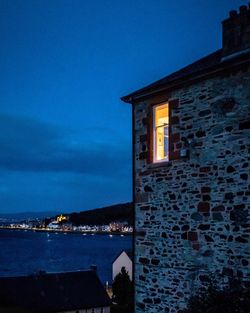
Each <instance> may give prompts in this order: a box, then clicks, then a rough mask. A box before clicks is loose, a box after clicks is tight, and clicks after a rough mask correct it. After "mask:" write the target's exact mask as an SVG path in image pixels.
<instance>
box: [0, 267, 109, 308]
mask: <svg viewBox="0 0 250 313" xmlns="http://www.w3.org/2000/svg"><path fill="white" fill-rule="evenodd" d="M110 303H111V302H110V299H109V297H108V295H107V293H106V291H105V289H104V287H103V286H102V283H101V282H100V280H99V278H98V276H97V274H96V272H95V271H93V270H86V271H78V272H66V273H53V274H47V273H45V274H39V275H30V276H19V277H1V278H0V304H1V305H3V304H5V305H6V306H8V305H11V306H13V307H18V308H21V309H25V310H27V312H34V313H45V312H46V313H50V312H62V311H70V310H79V309H87V308H95V307H105V306H110ZM25 312H26V311H25Z"/></svg>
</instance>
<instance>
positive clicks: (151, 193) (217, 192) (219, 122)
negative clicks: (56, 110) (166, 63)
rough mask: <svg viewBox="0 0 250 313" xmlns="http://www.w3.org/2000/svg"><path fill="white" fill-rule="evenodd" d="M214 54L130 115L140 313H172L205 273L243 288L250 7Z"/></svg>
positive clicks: (158, 87)
mask: <svg viewBox="0 0 250 313" xmlns="http://www.w3.org/2000/svg"><path fill="white" fill-rule="evenodd" d="M222 30H223V44H222V48H221V49H219V50H218V51H216V52H214V53H212V54H210V55H208V56H206V57H204V58H202V59H201V60H199V61H197V62H195V63H193V64H191V65H189V66H187V67H185V68H183V69H181V70H179V71H177V72H175V73H173V74H171V75H169V76H167V77H165V78H163V79H161V80H159V81H157V82H155V83H153V84H151V85H149V86H147V87H145V88H142V89H140V90H138V91H136V92H133V93H131V94H129V95H128V96H125V97H123V98H122V100H123V101H125V102H127V103H131V104H132V108H133V157H134V172H133V173H134V174H133V177H134V203H135V242H134V243H135V260H134V261H135V296H136V313H141V312H150V313H156V312H157V313H158V312H171V313H174V312H178V311H179V310H180V309H182V308H184V307H185V305H186V301H187V299H188V298H189V296H190V294H191V292H192V291H195V290H196V288H198V287H199V286H200V285H201V284H205V283H206V282H207V281H208V279H209V276H210V275H211V273H213V274H214V275H215V276H216V277H218V279H220V281H224V282H225V281H226V280H227V279H228V277H229V276H240V277H242V279H243V280H244V281H245V283H246V284H247V283H248V284H249V281H250V273H249V258H250V246H249V224H248V212H249V207H250V201H249V198H250V197H249V196H250V180H249V166H250V153H249V152H250V145H249V143H250V5H249V6H248V7H247V6H241V7H240V10H239V12H237V11H232V12H230V15H229V17H228V18H227V19H226V20H225V21H223V23H222Z"/></svg>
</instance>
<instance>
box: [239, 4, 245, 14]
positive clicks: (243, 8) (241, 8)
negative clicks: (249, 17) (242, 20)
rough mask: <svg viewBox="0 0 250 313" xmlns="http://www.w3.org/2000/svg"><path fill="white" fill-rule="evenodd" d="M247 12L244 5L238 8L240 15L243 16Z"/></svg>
mask: <svg viewBox="0 0 250 313" xmlns="http://www.w3.org/2000/svg"><path fill="white" fill-rule="evenodd" d="M246 12H247V6H246V5H241V6H240V14H245V13H246Z"/></svg>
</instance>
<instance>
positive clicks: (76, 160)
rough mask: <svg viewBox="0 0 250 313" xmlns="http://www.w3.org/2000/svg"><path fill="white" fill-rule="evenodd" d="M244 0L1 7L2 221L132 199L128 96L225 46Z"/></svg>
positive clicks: (31, 2) (43, 0)
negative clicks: (232, 17) (226, 24)
mask: <svg viewBox="0 0 250 313" xmlns="http://www.w3.org/2000/svg"><path fill="white" fill-rule="evenodd" d="M242 4H246V2H245V1H240V0H217V1H216V0H210V1H205V0H200V1H199V0H179V1H176V0H0V69H1V71H0V213H3V212H5V213H8V212H9V213H10V212H20V211H47V210H62V211H66V212H71V211H77V210H85V209H91V208H95V207H101V206H105V205H110V204H116V203H121V202H127V201H131V199H132V178H131V148H132V147H131V108H130V105H128V104H124V103H122V102H121V101H120V97H121V96H124V95H126V94H127V93H129V92H131V91H134V90H136V89H138V88H140V87H142V86H144V85H146V84H148V83H151V82H152V81H154V80H157V79H159V78H162V77H163V76H165V75H167V74H169V73H171V72H173V71H175V70H177V69H179V68H181V67H183V66H185V65H187V64H189V63H191V62H192V61H195V60H196V59H198V58H200V57H203V56H205V55H206V54H208V53H210V52H212V51H214V50H216V49H218V48H220V47H221V24H220V23H221V21H222V20H223V19H225V18H226V17H227V15H228V12H229V10H231V9H237V8H238V7H239V6H240V5H242Z"/></svg>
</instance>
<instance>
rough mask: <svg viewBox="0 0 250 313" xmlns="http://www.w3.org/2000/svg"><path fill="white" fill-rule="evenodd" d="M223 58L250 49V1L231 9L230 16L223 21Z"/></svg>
mask: <svg viewBox="0 0 250 313" xmlns="http://www.w3.org/2000/svg"><path fill="white" fill-rule="evenodd" d="M222 28H223V48H222V51H223V58H227V57H229V56H231V55H232V56H233V55H237V54H240V53H242V52H247V51H250V3H249V4H248V6H246V5H242V6H241V7H240V9H239V12H237V11H231V12H230V13H229V18H228V19H226V20H225V21H223V22H222Z"/></svg>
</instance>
